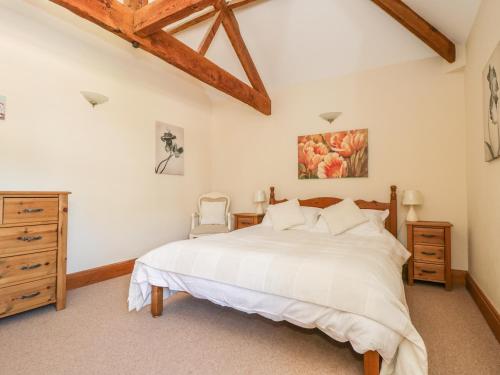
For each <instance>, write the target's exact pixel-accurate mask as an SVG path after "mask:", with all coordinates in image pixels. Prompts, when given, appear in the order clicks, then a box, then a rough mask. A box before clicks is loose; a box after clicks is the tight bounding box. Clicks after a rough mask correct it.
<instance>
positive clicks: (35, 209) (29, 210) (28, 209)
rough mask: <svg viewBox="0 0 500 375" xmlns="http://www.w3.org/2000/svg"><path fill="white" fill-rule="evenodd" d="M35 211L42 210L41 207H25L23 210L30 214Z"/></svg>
mask: <svg viewBox="0 0 500 375" xmlns="http://www.w3.org/2000/svg"><path fill="white" fill-rule="evenodd" d="M35 212H43V208H25V209H24V210H23V213H25V214H32V213H35Z"/></svg>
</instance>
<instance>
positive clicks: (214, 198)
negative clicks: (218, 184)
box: [198, 192, 231, 220]
mask: <svg viewBox="0 0 500 375" xmlns="http://www.w3.org/2000/svg"><path fill="white" fill-rule="evenodd" d="M203 201H205V202H225V203H226V217H227V214H228V213H229V207H230V206H231V198H229V196H227V195H226V194H222V193H217V192H212V193H206V194H202V195H200V198H199V199H198V212H201V203H202V202H203ZM226 220H227V219H226Z"/></svg>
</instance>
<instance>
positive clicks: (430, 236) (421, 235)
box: [413, 227, 444, 245]
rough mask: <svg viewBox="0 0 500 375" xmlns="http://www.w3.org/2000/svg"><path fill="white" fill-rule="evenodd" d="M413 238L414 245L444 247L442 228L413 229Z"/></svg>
mask: <svg viewBox="0 0 500 375" xmlns="http://www.w3.org/2000/svg"><path fill="white" fill-rule="evenodd" d="M413 237H414V240H415V243H416V244H432V245H444V229H443V228H426V227H415V228H414V229H413Z"/></svg>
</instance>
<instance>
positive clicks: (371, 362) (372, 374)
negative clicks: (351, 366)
mask: <svg viewBox="0 0 500 375" xmlns="http://www.w3.org/2000/svg"><path fill="white" fill-rule="evenodd" d="M363 362H364V367H365V372H364V375H379V374H380V355H379V354H378V352H375V351H373V350H371V351H369V352H366V353H365V354H363Z"/></svg>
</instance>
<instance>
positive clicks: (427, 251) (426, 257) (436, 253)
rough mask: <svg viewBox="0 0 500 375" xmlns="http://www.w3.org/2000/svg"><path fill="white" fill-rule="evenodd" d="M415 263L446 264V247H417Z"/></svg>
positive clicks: (415, 248)
mask: <svg viewBox="0 0 500 375" xmlns="http://www.w3.org/2000/svg"><path fill="white" fill-rule="evenodd" d="M413 250H414V258H415V261H419V260H423V261H426V262H434V263H444V247H441V246H432V245H415V246H414V249H413Z"/></svg>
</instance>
